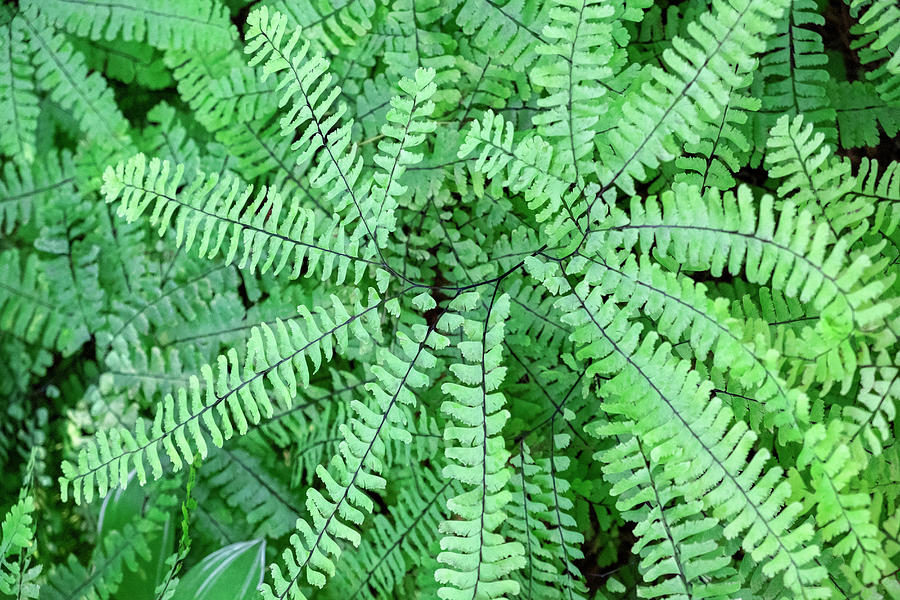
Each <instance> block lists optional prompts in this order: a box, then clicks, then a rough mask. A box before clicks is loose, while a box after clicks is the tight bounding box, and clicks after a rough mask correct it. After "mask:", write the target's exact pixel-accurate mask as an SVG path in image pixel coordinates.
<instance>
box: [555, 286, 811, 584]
mask: <svg viewBox="0 0 900 600" xmlns="http://www.w3.org/2000/svg"><path fill="white" fill-rule="evenodd" d="M558 307H559V308H560V309H562V310H565V311H566V312H567V318H566V321H567V322H568V323H570V325H571V326H572V327H573V328H575V329H574V330H573V333H572V338H573V340H577V341H578V342H579V343H580V345H581V346H582V348H581V349H580V350H579V351H578V353H577V356H578V357H580V358H582V359H585V358H590V359H591V360H592V364H591V367H590V368H589V369H588V374H589V375H594V374H598V373H599V374H602V375H606V376H608V377H609V379H608V380H606V381H604V382H603V383H602V384H601V385H600V386H599V388H598V392H597V393H598V394H599V395H600V396H601V397H602V398H604V401H603V404H602V405H601V406H602V408H603V410H604V412H606V413H607V414H608V415H611V416H613V415H617V414H620V415H622V416H623V417H624V418H625V419H627V420H628V421H630V423H632V425H631V426H628V427H624V428H622V429H621V430H617V431H616V432H617V433H618V432H621V433H627V432H633V434H634V435H635V437H636V438H637V439H638V440H640V441H641V442H642V443H643V444H646V445H647V450H646V451H647V452H649V453H650V455H651V456H653V457H654V458H655V459H656V460H659V461H660V462H661V463H662V464H663V465H664V467H663V469H664V472H665V474H666V476H667V477H669V478H671V479H672V480H673V481H674V482H675V483H676V484H678V485H680V486H683V489H684V494H685V496H686V499H687V500H688V501H690V500H693V499H698V500H701V501H702V502H703V505H704V506H708V507H711V510H712V515H713V517H715V518H716V519H718V520H719V521H720V522H722V523H723V524H724V527H723V534H724V536H725V538H726V539H731V538H734V537H735V536H737V535H739V534H744V535H743V543H742V546H743V549H744V551H745V552H747V553H748V554H749V555H750V556H751V557H752V558H753V560H754V561H755V562H757V563H761V564H762V569H763V572H764V573H765V575H766V577H767V578H770V579H772V580H773V581H778V580H781V579H782V578H780V577H776V575H778V574H779V573H783V582H784V585H786V586H787V587H788V588H789V589H790V590H791V591H792V593H794V594H795V596H796V597H799V598H823V597H825V593H824V591H823V590H822V588H820V587H819V582H820V581H821V580H822V579H823V578H824V577H825V571H824V569H821V568H819V567H816V566H815V565H813V564H812V561H813V559H814V558H815V557H816V555H817V554H818V548H817V547H816V546H815V545H812V544H810V543H809V542H810V539H811V538H812V535H813V528H812V526H811V524H809V523H796V521H797V519H798V517H799V516H800V512H801V506H800V505H799V504H798V503H791V502H789V498H790V495H791V487H790V484H789V483H788V482H787V481H786V479H784V477H783V475H782V470H781V469H780V468H778V467H768V468H767V465H766V463H767V462H768V459H769V456H770V455H769V453H768V451H767V450H766V449H764V448H758V449H756V451H755V453H754V454H753V456H752V458H749V459H748V454H749V453H750V451H751V449H752V447H753V444H754V441H755V440H756V435H755V434H754V433H753V432H752V431H750V430H749V429H748V427H747V425H746V424H745V423H744V422H743V421H737V422H735V421H733V418H732V413H731V411H730V410H729V409H728V408H727V407H724V406H723V403H722V401H721V399H719V398H718V397H716V396H712V397H711V390H712V388H713V385H712V383H711V382H709V381H703V380H702V379H701V377H700V375H699V374H698V373H697V372H696V371H694V370H692V369H691V368H690V366H689V364H688V362H687V361H684V360H680V359H677V358H675V357H674V356H673V355H672V353H671V347H670V346H669V345H668V344H666V343H663V344H658V343H657V340H658V336H657V335H656V334H655V333H653V332H650V333H648V334H644V335H642V331H641V330H642V327H641V326H640V325H639V324H637V323H631V322H629V320H628V318H627V316H626V315H625V313H622V312H618V311H616V310H615V302H613V301H610V300H605V299H604V298H603V296H602V294H601V293H599V290H598V289H596V288H591V287H590V286H588V285H585V284H584V283H583V282H579V283H577V284H576V285H575V287H571V284H569V287H568V288H567V291H566V295H564V296H563V297H562V298H561V299H560V301H559V302H558ZM621 459H622V460H625V457H624V456H623V457H621ZM629 468H631V467H629V465H628V464H627V461H626V464H621V465H619V464H613V465H611V466H610V469H613V470H615V471H623V470H625V469H629ZM625 489H627V488H624V489H622V490H621V491H625ZM718 566H719V565H716V564H715V562H713V563H706V564H704V568H711V569H713V570H715V569H716V568H718ZM698 575H699V573H698ZM776 585H777V584H776Z"/></svg>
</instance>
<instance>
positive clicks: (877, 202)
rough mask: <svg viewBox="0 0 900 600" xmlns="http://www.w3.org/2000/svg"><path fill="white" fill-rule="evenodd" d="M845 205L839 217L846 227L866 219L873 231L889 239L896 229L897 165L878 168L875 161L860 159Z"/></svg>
mask: <svg viewBox="0 0 900 600" xmlns="http://www.w3.org/2000/svg"><path fill="white" fill-rule="evenodd" d="M846 205H847V208H846V210H845V211H844V215H842V216H844V219H845V220H846V222H847V225H846V227H848V228H853V227H854V226H855V224H856V222H857V221H858V220H862V219H866V218H868V219H871V222H872V229H873V230H875V231H877V232H879V233H880V234H881V235H882V236H885V237H887V236H891V235H893V234H894V233H895V232H896V231H897V227H898V225H900V162H897V161H894V162H890V163H888V164H886V165H884V168H879V164H878V161H877V160H869V159H868V158H863V159H862V161H860V164H859V169H858V170H857V173H856V177H855V178H854V185H853V189H852V190H851V191H850V192H849V195H848V200H847V202H846ZM845 215H846V216H845ZM851 219H852V220H851Z"/></svg>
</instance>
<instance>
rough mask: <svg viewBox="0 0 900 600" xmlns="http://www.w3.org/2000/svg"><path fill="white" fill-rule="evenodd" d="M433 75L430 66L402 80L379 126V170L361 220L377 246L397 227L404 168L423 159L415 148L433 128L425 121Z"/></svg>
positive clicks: (402, 191) (430, 102)
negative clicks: (373, 235) (368, 228)
mask: <svg viewBox="0 0 900 600" xmlns="http://www.w3.org/2000/svg"><path fill="white" fill-rule="evenodd" d="M434 75H435V72H434V70H433V69H417V70H416V73H415V79H406V78H404V79H402V80H401V81H400V84H399V85H400V89H401V90H403V92H404V94H403V95H402V96H394V97H393V98H391V110H389V111H388V112H387V115H385V120H386V121H387V122H386V123H385V124H384V125H383V126H382V128H381V134H382V135H383V136H384V139H383V140H382V141H380V142H379V143H378V154H377V155H376V156H375V164H376V165H377V166H378V167H379V169H380V170H379V172H377V173H376V174H375V176H374V178H373V179H374V185H373V186H372V190H371V192H370V194H371V197H370V198H367V199H366V201H365V203H364V207H363V219H364V220H366V221H367V222H368V223H369V226H370V227H372V228H373V232H374V234H375V239H376V240H377V243H378V245H379V246H385V245H386V238H387V236H388V235H389V234H390V233H391V232H392V231H394V229H395V227H396V219H395V216H394V212H395V210H396V208H397V204H398V199H399V197H401V196H402V195H403V194H405V193H406V191H407V188H406V187H405V186H403V185H402V184H401V183H400V180H401V179H402V177H403V174H404V173H405V171H406V168H407V167H409V166H412V165H416V164H418V163H419V162H421V160H422V155H421V154H416V153H415V152H414V150H415V149H416V148H417V147H418V146H420V145H421V144H422V142H424V141H425V138H426V136H427V134H429V133H431V132H433V131H434V128H435V125H434V123H433V122H432V121H429V120H428V117H429V116H430V115H431V113H432V112H433V111H434V103H433V102H432V101H431V97H432V96H433V95H434V92H435V90H436V89H437V86H436V85H435V84H434Z"/></svg>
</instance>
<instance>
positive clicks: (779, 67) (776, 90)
mask: <svg viewBox="0 0 900 600" xmlns="http://www.w3.org/2000/svg"><path fill="white" fill-rule="evenodd" d="M824 24H825V19H824V17H822V15H820V14H819V12H818V8H817V6H816V3H815V1H814V0H792V2H791V4H790V7H789V8H788V10H787V11H785V14H784V16H782V17H781V19H779V20H778V28H777V30H776V32H775V35H774V36H773V37H772V41H771V42H770V44H769V48H768V51H767V53H766V54H765V56H763V58H762V59H761V60H760V70H759V77H761V78H762V79H763V81H764V86H763V96H762V109H763V110H765V111H767V112H770V113H774V114H781V113H786V115H790V116H791V117H798V116H800V115H803V116H804V118H805V120H806V121H807V122H808V123H812V124H814V125H815V126H816V129H817V130H818V131H819V132H820V133H821V134H823V136H824V137H827V138H828V139H829V140H834V139H835V137H836V135H835V134H836V131H835V129H834V120H835V111H834V109H833V108H832V107H831V106H830V105H829V102H828V96H827V94H826V93H825V85H824V84H825V82H826V81H827V80H828V73H827V72H826V71H825V69H824V68H823V67H824V66H825V64H826V63H827V62H828V58H827V57H826V56H825V52H824V48H823V45H822V36H820V35H819V33H818V32H817V31H816V30H815V29H813V28H812V27H811V26H821V25H824ZM782 118H784V117H782ZM770 122H771V121H770Z"/></svg>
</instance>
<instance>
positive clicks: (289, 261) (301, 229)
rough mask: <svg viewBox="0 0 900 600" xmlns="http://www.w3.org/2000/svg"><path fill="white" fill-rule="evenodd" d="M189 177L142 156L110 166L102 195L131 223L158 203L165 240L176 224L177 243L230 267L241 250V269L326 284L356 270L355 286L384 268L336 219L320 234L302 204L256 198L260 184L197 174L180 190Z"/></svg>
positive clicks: (274, 195)
mask: <svg viewBox="0 0 900 600" xmlns="http://www.w3.org/2000/svg"><path fill="white" fill-rule="evenodd" d="M173 170H174V172H173ZM183 175H184V166H183V165H177V166H175V167H174V169H173V167H172V164H171V163H169V162H168V161H160V160H159V159H156V158H154V159H151V160H150V162H149V163H148V162H147V159H146V158H145V157H144V155H143V154H137V155H135V156H134V157H132V158H131V159H129V160H128V161H127V162H126V161H122V162H120V163H119V164H118V165H116V167H115V169H114V168H113V167H108V168H107V170H106V172H104V174H103V181H104V183H103V189H102V193H103V194H104V195H105V196H106V200H107V202H115V201H120V204H119V208H118V213H119V215H120V216H124V217H126V218H127V220H128V221H129V222H132V221H134V220H135V219H137V218H138V217H140V216H141V215H142V214H143V213H144V212H145V211H146V210H147V209H148V208H149V207H150V206H151V205H152V210H153V212H152V214H151V216H150V223H151V224H153V225H158V231H159V234H160V235H164V234H165V233H166V231H167V230H168V228H169V226H170V225H171V224H172V221H173V220H174V222H175V223H174V224H175V226H176V244H177V245H178V246H179V247H184V248H185V250H188V251H190V250H192V249H194V248H196V252H197V253H198V254H199V255H200V256H206V257H207V258H214V257H216V256H218V255H219V254H220V253H222V254H223V255H224V258H225V261H226V262H227V263H228V264H231V263H233V262H235V261H236V259H237V258H238V252H239V250H240V259H239V260H238V261H237V262H238V266H239V268H241V269H250V270H256V269H259V270H260V272H262V273H265V272H267V271H268V270H269V269H272V272H273V274H278V273H280V272H281V271H282V270H283V269H284V268H285V267H289V268H290V272H289V275H288V277H290V278H291V279H296V278H298V277H301V276H304V275H305V276H307V277H309V276H311V275H312V274H313V273H316V272H319V273H321V277H322V279H323V280H324V279H328V278H330V277H332V276H334V277H335V279H336V280H337V283H342V282H343V281H344V280H345V279H346V278H347V272H348V271H349V270H350V267H351V266H352V267H353V280H354V281H355V282H359V280H360V279H361V278H362V276H363V274H364V273H365V270H366V267H367V266H368V265H378V264H380V263H377V262H376V261H374V260H372V259H371V258H370V256H371V253H368V254H364V255H363V256H360V255H358V254H357V253H358V252H360V248H359V243H358V241H353V240H348V239H347V235H346V234H344V230H343V228H342V227H341V226H340V225H339V224H338V223H337V222H336V221H334V222H332V223H331V224H330V225H329V226H326V227H325V228H324V230H320V231H317V230H316V229H317V228H316V217H315V215H314V213H313V212H312V211H311V210H310V209H308V208H303V207H301V206H300V205H299V204H298V203H296V202H292V203H290V207H287V208H286V207H285V201H284V198H283V197H282V196H281V194H279V193H278V192H277V191H275V190H274V189H272V188H269V189H266V188H265V186H263V187H262V188H260V190H259V191H258V192H257V193H256V196H255V197H253V186H245V185H242V183H241V181H240V180H239V179H238V178H237V177H236V176H234V175H232V174H229V173H226V174H225V175H223V176H222V177H221V178H220V177H219V175H218V174H216V173H213V174H210V175H206V174H204V173H198V174H197V175H196V176H195V177H194V179H193V180H192V181H191V183H190V184H188V185H187V186H186V187H185V188H183V189H181V190H179V189H178V188H179V185H180V183H181V180H182V177H183ZM251 198H252V200H251ZM285 209H286V210H285ZM285 212H286V214H284V213H285ZM363 252H364V253H365V250H363ZM304 259H306V260H307V261H308V264H306V263H305V262H304ZM261 262H262V264H261V265H260V263H261Z"/></svg>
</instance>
